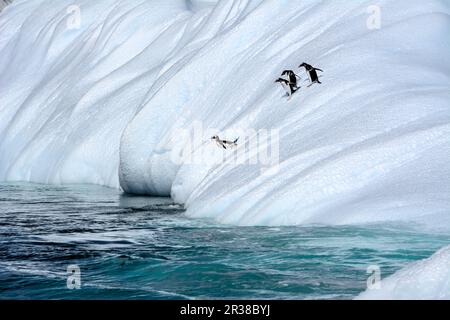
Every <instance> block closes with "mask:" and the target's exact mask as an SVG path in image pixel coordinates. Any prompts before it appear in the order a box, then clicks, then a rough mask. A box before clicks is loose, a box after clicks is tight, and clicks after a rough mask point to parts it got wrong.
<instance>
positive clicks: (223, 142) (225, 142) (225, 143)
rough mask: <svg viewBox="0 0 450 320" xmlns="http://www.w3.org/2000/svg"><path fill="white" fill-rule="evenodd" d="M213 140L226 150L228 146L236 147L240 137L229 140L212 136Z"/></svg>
mask: <svg viewBox="0 0 450 320" xmlns="http://www.w3.org/2000/svg"><path fill="white" fill-rule="evenodd" d="M211 140H214V141H216V143H217V145H218V146H219V147H222V148H224V149H225V150H226V149H227V147H229V148H232V147H236V146H237V142H238V140H239V138H237V139H235V140H234V141H228V140H221V139H220V138H219V136H213V137H211Z"/></svg>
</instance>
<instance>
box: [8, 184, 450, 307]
mask: <svg viewBox="0 0 450 320" xmlns="http://www.w3.org/2000/svg"><path fill="white" fill-rule="evenodd" d="M419 230H421V229H420V226H415V225H396V224H382V225H379V224H377V225H365V226H336V227H327V226H302V227H235V226H224V225H218V224H217V223H214V222H212V221H207V220H193V219H190V218H187V217H185V216H184V215H183V208H182V207H180V206H178V205H175V204H173V203H172V201H171V200H170V199H166V198H151V197H134V196H128V195H124V194H122V193H121V192H120V191H118V190H115V189H109V188H103V187H97V186H48V185H38V184H23V183H17V184H0V299H351V298H354V297H355V296H356V295H357V294H358V293H360V292H361V291H364V290H365V289H366V283H367V278H368V277H369V276H370V274H368V273H367V270H368V267H369V266H373V265H376V266H378V267H379V268H380V271H381V277H382V278H383V277H386V276H388V275H390V274H392V273H393V272H395V271H397V270H399V269H400V268H402V267H404V266H405V265H406V264H408V263H410V262H412V261H414V260H418V259H423V258H426V257H428V256H430V255H431V254H433V253H434V252H435V251H436V250H438V249H439V248H441V247H443V246H445V245H448V244H449V243H450V235H448V234H442V233H426V232H421V231H419ZM74 266H75V269H74ZM77 268H79V269H77ZM74 270H75V271H74ZM78 270H79V272H78ZM71 272H75V273H71ZM68 278H69V281H68ZM77 287H79V289H77Z"/></svg>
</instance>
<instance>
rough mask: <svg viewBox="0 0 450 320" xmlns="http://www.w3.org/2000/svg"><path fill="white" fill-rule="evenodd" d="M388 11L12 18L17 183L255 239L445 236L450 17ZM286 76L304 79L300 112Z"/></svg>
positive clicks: (11, 160)
mask: <svg viewBox="0 0 450 320" xmlns="http://www.w3.org/2000/svg"><path fill="white" fill-rule="evenodd" d="M376 3H377V5H378V7H377V6H373V4H374V3H373V1H370V0H369V1H317V0H304V1H291V0H266V1H264V0H223V1H195V0H171V1H167V0H152V1H149V0H134V1H129V0H96V1H91V0H77V1H76V5H74V2H73V1H72V0H58V1H50V0H16V1H14V2H13V4H11V5H10V6H8V7H7V8H6V9H5V10H4V11H2V13H1V14H0V180H5V181H33V182H42V183H54V184H61V183H92V184H100V185H105V186H109V187H114V188H122V189H123V190H124V191H126V192H129V193H136V194H147V195H158V196H169V195H170V196H172V198H173V199H174V200H175V201H177V202H179V203H183V204H184V205H185V207H186V209H187V212H186V214H187V215H189V216H192V217H211V218H214V219H216V220H217V221H220V222H222V223H230V224H237V225H297V224H304V223H325V224H351V223H365V222H376V221H395V220H402V221H404V220H408V221H411V220H414V221H421V222H426V223H432V224H435V225H442V224H443V221H447V222H448V216H449V209H450V197H449V195H450V184H449V183H448V181H449V180H450V163H449V161H448V155H449V152H450V125H449V124H450V90H449V89H450V40H449V37H448V34H449V32H450V19H449V13H450V5H449V3H448V1H446V0H442V1H440V0H431V1H426V2H424V1H422V0H412V1H411V0H408V1H406V0H380V1H377V2H376ZM302 62H307V63H310V64H312V65H313V66H316V67H319V68H321V69H323V70H324V72H323V73H321V74H320V75H321V78H320V80H321V82H322V84H321V85H319V84H316V85H313V86H311V87H309V88H308V87H307V84H308V77H307V75H306V73H305V72H304V70H303V69H298V66H299V65H300V64H301V63H302ZM284 69H292V70H294V71H295V72H297V73H298V74H299V75H300V76H301V77H302V80H301V82H300V85H301V86H302V88H301V89H300V90H299V91H298V92H297V93H295V95H294V96H293V98H292V99H291V100H290V101H288V100H287V98H286V96H285V95H284V94H285V93H284V91H283V89H282V88H281V86H279V85H278V84H276V83H274V81H275V79H277V78H278V77H279V76H280V73H281V71H283V70H284ZM264 132H266V133H267V135H266V136H264ZM214 134H218V135H219V136H220V137H221V138H224V139H232V140H233V139H235V138H237V137H239V138H240V140H239V145H238V147H237V148H236V149H235V150H232V151H229V150H223V149H221V148H219V147H218V146H217V145H216V144H215V143H214V142H213V141H211V139H210V137H211V136H212V135H214ZM255 142H256V143H255ZM261 150H262V151H264V150H266V151H268V153H267V156H266V157H263V156H262V155H263V154H264V152H261ZM177 155H181V156H180V157H178V158H177ZM246 157H248V159H249V161H237V160H239V159H241V160H246ZM189 158H190V160H189V161H186V159H189ZM192 158H194V160H193V159H192Z"/></svg>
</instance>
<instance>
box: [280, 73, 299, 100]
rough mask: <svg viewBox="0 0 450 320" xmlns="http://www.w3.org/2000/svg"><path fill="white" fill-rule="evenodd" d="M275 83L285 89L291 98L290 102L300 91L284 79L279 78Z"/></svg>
mask: <svg viewBox="0 0 450 320" xmlns="http://www.w3.org/2000/svg"><path fill="white" fill-rule="evenodd" d="M275 82H278V83H279V84H281V86H282V87H283V88H284V90H285V91H286V93H287V94H288V96H289V98H288V100H291V98H292V95H293V94H294V93H295V92H296V91H297V90H298V89H299V88H297V86H296V85H294V84H292V83H291V82H290V81H289V80H287V79H284V78H278V79H277V80H275Z"/></svg>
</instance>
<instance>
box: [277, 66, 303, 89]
mask: <svg viewBox="0 0 450 320" xmlns="http://www.w3.org/2000/svg"><path fill="white" fill-rule="evenodd" d="M281 77H282V78H285V79H287V80H289V82H290V83H291V84H292V85H293V87H294V88H295V89H296V90H298V89H299V88H298V86H297V78H298V79H299V80H301V79H302V78H300V77H299V76H298V75H296V74H295V73H294V71H292V70H284V71H283V73H282V74H281Z"/></svg>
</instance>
